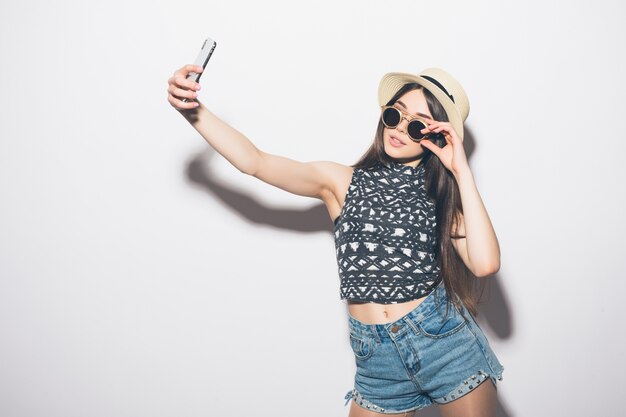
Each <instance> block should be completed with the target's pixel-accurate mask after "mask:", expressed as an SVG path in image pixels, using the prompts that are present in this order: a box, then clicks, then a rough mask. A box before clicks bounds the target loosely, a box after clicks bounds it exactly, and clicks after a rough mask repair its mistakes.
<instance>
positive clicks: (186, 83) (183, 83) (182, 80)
mask: <svg viewBox="0 0 626 417" xmlns="http://www.w3.org/2000/svg"><path fill="white" fill-rule="evenodd" d="M172 78H173V81H172V82H171V83H170V84H176V85H177V86H179V87H185V88H188V89H190V90H199V89H200V84H199V83H196V82H194V81H191V80H188V79H187V78H186V77H180V76H179V77H172Z"/></svg>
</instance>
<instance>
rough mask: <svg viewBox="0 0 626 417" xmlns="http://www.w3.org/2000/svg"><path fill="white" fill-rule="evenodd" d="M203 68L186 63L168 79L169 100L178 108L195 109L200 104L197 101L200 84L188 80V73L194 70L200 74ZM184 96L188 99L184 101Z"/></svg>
mask: <svg viewBox="0 0 626 417" xmlns="http://www.w3.org/2000/svg"><path fill="white" fill-rule="evenodd" d="M202 69H203V68H202V67H201V66H200V65H193V64H189V65H185V66H184V67H182V68H180V69H179V70H177V71H176V72H174V74H173V75H172V76H171V77H170V78H169V80H167V84H168V85H167V93H168V94H167V101H169V103H170V104H171V105H172V107H174V108H175V109H176V110H189V109H194V108H196V107H198V106H199V105H200V103H198V101H196V97H198V93H197V91H198V90H200V84H198V83H196V82H193V81H191V80H188V79H187V74H189V73H190V72H192V71H193V72H196V73H198V74H200V73H201V72H202ZM183 98H186V99H187V100H188V101H187V102H184V101H182V99H183Z"/></svg>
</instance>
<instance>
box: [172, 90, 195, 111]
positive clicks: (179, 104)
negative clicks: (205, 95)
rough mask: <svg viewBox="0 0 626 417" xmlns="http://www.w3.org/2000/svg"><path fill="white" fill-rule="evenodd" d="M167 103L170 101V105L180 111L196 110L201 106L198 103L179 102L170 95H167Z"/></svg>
mask: <svg viewBox="0 0 626 417" xmlns="http://www.w3.org/2000/svg"><path fill="white" fill-rule="evenodd" d="M167 101H169V103H170V104H171V105H172V106H173V107H176V108H179V109H185V110H188V109H193V108H196V107H198V106H199V105H200V103H198V102H197V101H189V102H184V101H181V100H179V99H178V98H176V97H175V96H173V95H171V94H168V95H167Z"/></svg>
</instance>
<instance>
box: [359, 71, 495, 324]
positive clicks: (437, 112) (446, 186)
mask: <svg viewBox="0 0 626 417" xmlns="http://www.w3.org/2000/svg"><path fill="white" fill-rule="evenodd" d="M420 89H421V90H422V92H423V93H424V97H426V103H427V104H428V109H429V110H430V113H431V114H432V116H433V118H434V119H435V120H438V121H441V122H447V121H449V120H448V115H447V114H446V112H445V110H444V108H443V107H442V106H441V104H440V103H439V101H438V100H437V99H436V98H435V96H433V95H432V94H431V92H430V91H428V90H427V89H425V88H422V86H421V85H419V84H417V83H410V84H405V85H404V86H403V87H402V88H400V90H398V92H397V93H396V94H395V95H394V96H393V97H392V98H391V99H390V100H389V102H388V103H387V105H392V104H394V103H395V102H396V100H398V99H399V98H400V97H401V96H402V95H403V94H404V93H406V92H408V91H411V90H420ZM383 131H384V125H383V123H382V120H379V121H378V128H377V129H376V135H375V137H374V142H373V143H372V145H371V146H370V147H369V149H368V150H367V151H366V152H365V153H364V154H363V156H361V158H360V159H359V160H358V162H357V163H356V164H354V165H352V166H353V167H354V168H369V167H372V166H374V165H376V164H377V163H378V162H391V161H392V158H391V157H389V155H387V154H386V152H385V147H384V146H385V145H384V142H383ZM432 141H433V142H434V143H435V144H436V145H438V146H440V147H441V146H443V145H444V144H445V139H437V140H432ZM420 163H421V164H422V165H424V170H425V172H426V177H425V187H426V192H427V194H428V196H429V197H431V198H432V199H433V200H434V201H435V205H436V219H437V234H438V238H439V244H438V247H437V248H436V250H435V255H436V257H437V262H438V264H439V267H440V269H441V274H442V277H443V281H444V285H445V287H446V291H447V292H448V294H450V295H451V296H450V297H448V298H449V300H450V301H452V302H453V303H455V304H457V305H458V300H459V299H460V300H461V301H462V302H463V304H464V305H465V306H466V307H467V309H468V310H469V311H470V312H471V313H472V314H473V315H476V314H477V309H476V305H477V304H478V300H479V299H480V295H482V292H483V290H484V284H485V283H484V281H483V280H481V279H478V278H477V277H476V276H475V275H474V274H473V273H472V272H471V271H470V270H469V269H468V268H467V266H465V263H464V262H463V260H462V259H461V258H460V257H459V255H458V254H457V253H456V250H455V249H454V247H453V246H452V238H461V237H465V236H458V235H453V233H454V230H455V229H454V227H455V223H456V222H458V221H459V220H460V217H459V213H463V206H462V205H461V194H460V192H459V188H458V185H457V183H456V180H455V178H454V176H453V175H452V173H451V172H450V171H448V169H447V168H446V167H445V166H444V165H443V164H442V163H441V161H440V160H439V158H438V157H437V156H436V155H434V154H433V153H432V152H431V151H430V150H428V149H426V148H424V153H423V154H422V161H421V162H420ZM478 290H480V294H478Z"/></svg>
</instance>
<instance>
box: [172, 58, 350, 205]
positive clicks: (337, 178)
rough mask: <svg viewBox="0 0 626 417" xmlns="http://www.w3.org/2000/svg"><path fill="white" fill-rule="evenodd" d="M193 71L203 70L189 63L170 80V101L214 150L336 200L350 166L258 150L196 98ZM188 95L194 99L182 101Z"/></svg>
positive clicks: (258, 173) (289, 187) (259, 174)
mask: <svg viewBox="0 0 626 417" xmlns="http://www.w3.org/2000/svg"><path fill="white" fill-rule="evenodd" d="M192 70H193V71H195V72H201V71H202V67H198V66H195V65H186V66H184V67H182V68H181V69H179V70H178V71H176V72H174V75H173V76H172V77H171V78H170V79H169V80H168V84H169V85H168V101H169V102H170V104H171V105H172V106H173V107H174V108H175V109H176V110H178V111H179V112H180V113H181V114H182V115H183V116H184V117H185V118H186V119H187V120H188V121H189V123H190V124H191V125H192V126H193V127H194V128H195V129H196V130H197V131H198V133H200V135H201V136H202V137H203V138H204V139H205V140H206V141H207V143H208V144H209V145H211V146H212V147H213V149H215V150H216V151H217V152H218V153H219V154H220V155H222V156H223V157H224V158H226V160H228V161H229V162H230V163H231V164H232V165H233V166H235V167H236V168H237V169H238V170H239V171H241V172H243V173H245V174H248V175H253V176H254V177H256V178H259V179H260V180H262V181H264V182H266V183H268V184H271V185H274V186H276V187H279V188H281V189H283V190H285V191H289V192H291V193H293V194H297V195H302V196H307V197H315V198H319V199H321V200H323V201H324V202H326V203H327V205H329V202H332V200H334V199H335V195H336V194H337V192H336V188H337V185H336V184H337V183H341V180H342V177H345V176H346V175H343V176H342V174H345V173H346V172H347V170H346V169H347V168H349V167H345V166H343V165H341V164H337V163H335V162H330V161H313V162H299V161H296V160H293V159H289V158H285V157H282V156H278V155H272V154H269V153H266V152H263V151H262V150H260V149H258V148H257V147H256V146H255V145H254V144H253V143H252V142H251V141H250V140H249V139H248V138H247V137H246V136H244V135H243V134H242V133H241V132H239V131H237V130H236V129H234V128H233V127H232V126H230V125H229V124H227V123H226V122H224V121H223V120H221V119H220V118H219V117H217V116H216V115H215V114H213V113H212V112H210V111H209V110H208V109H207V108H206V107H205V106H204V105H203V104H202V103H200V102H198V101H197V100H196V97H197V94H195V95H194V93H195V92H196V91H197V90H199V84H198V83H194V82H192V81H189V80H187V79H186V77H187V74H188V73H189V72H190V71H192ZM185 97H186V98H188V99H191V100H192V101H189V102H183V101H181V99H182V98H185ZM343 182H345V180H344V181H343ZM340 187H341V185H340ZM339 194H341V191H340V192H339ZM329 210H330V206H329ZM331 211H336V210H331ZM332 214H333V213H331V216H332Z"/></svg>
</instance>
